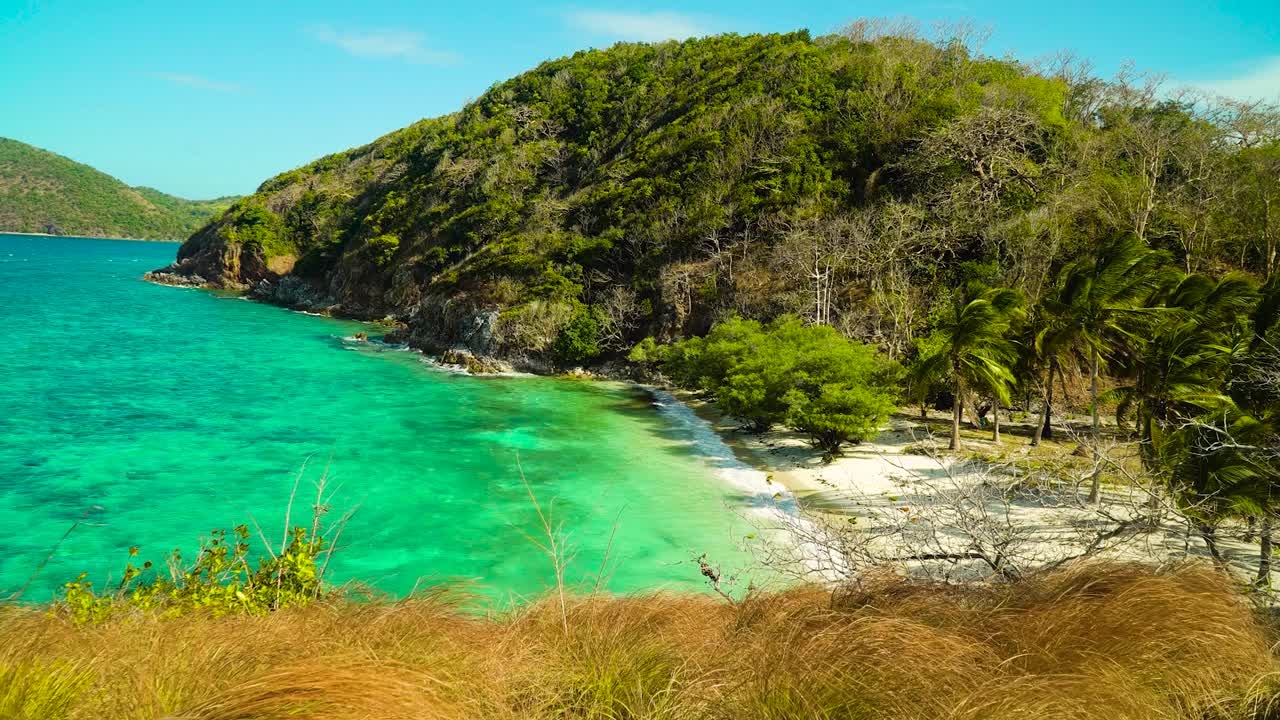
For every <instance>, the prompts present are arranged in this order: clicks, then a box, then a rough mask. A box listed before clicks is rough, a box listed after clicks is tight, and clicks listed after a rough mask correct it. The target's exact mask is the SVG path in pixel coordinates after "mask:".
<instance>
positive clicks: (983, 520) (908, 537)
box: [676, 392, 1280, 582]
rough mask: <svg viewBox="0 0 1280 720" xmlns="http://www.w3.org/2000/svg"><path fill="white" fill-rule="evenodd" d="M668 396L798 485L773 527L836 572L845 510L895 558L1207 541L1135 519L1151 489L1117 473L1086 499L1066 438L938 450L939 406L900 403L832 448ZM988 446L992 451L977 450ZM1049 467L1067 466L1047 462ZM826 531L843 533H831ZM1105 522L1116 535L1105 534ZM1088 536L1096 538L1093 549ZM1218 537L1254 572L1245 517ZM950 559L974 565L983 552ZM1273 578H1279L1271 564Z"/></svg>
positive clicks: (1071, 552) (1173, 523)
mask: <svg viewBox="0 0 1280 720" xmlns="http://www.w3.org/2000/svg"><path fill="white" fill-rule="evenodd" d="M676 397H677V398H678V399H680V400H681V401H682V402H684V403H685V404H686V405H688V406H689V407H690V408H691V409H692V410H693V412H694V413H695V414H697V415H698V416H699V417H700V418H702V419H703V420H705V421H706V422H707V423H708V424H710V425H711V427H712V428H714V430H715V431H716V432H717V433H718V434H719V435H720V436H721V438H722V439H723V440H724V442H725V444H726V445H728V446H729V447H730V448H731V449H732V450H733V452H734V454H735V455H736V456H737V458H738V459H739V460H740V461H742V462H743V463H746V464H748V465H750V466H751V467H753V468H755V469H757V470H758V471H761V472H763V473H765V474H766V478H767V482H768V483H770V484H771V485H773V484H776V485H777V486H778V487H779V489H780V490H783V489H785V490H783V491H784V492H787V493H789V494H791V495H793V496H794V497H795V500H796V502H795V503H794V506H795V507H796V508H797V511H796V513H795V514H794V516H793V517H792V518H789V519H787V520H785V521H784V522H782V523H780V524H779V525H775V526H774V527H775V529H781V530H783V531H784V532H785V533H786V534H789V535H790V536H791V538H792V540H794V541H795V542H796V545H797V546H799V547H801V548H803V551H802V552H801V553H800V554H798V555H797V556H796V557H795V558H794V559H796V560H798V561H800V562H802V563H804V564H807V565H809V566H810V567H811V568H814V569H817V570H818V571H819V572H821V573H823V574H827V575H831V574H836V573H838V572H839V571H840V567H839V566H840V565H841V564H842V563H845V562H847V560H846V559H843V558H836V557H833V555H838V554H840V553H839V552H833V548H832V547H831V545H833V544H842V545H847V543H848V542H849V540H848V537H849V535H850V533H849V524H850V518H860V522H862V523H863V524H862V525H860V526H859V527H860V528H862V531H865V532H866V533H868V534H870V535H875V536H877V540H876V543H878V552H879V554H881V555H888V556H894V557H897V558H901V557H903V556H904V555H905V554H909V553H912V552H914V553H917V554H918V553H919V550H920V548H919V547H918V546H920V545H927V546H928V547H927V550H928V551H929V552H930V553H933V554H942V553H946V552H954V553H956V554H961V553H965V552H971V551H972V547H973V546H982V545H986V544H990V545H992V546H999V547H1001V548H1002V549H1003V551H1004V552H1007V553H1009V555H1010V556H1011V562H1016V563H1017V564H1019V565H1020V566H1021V567H1023V568H1026V569H1032V568H1035V567H1039V566H1043V565H1046V564H1054V563H1057V562H1061V561H1065V560H1067V559H1069V558H1072V557H1074V556H1076V555H1080V554H1082V553H1084V554H1086V555H1087V556H1088V557H1098V558H1107V559H1113V560H1125V561H1134V562H1142V563H1148V564H1153V565H1170V564H1177V563H1182V562H1187V561H1193V562H1207V561H1208V560H1209V558H1210V553H1209V552H1208V549H1207V546H1206V545H1205V543H1204V541H1203V540H1202V539H1201V538H1200V537H1199V536H1198V535H1196V534H1195V533H1191V532H1189V531H1188V527H1187V525H1186V523H1185V522H1179V521H1177V520H1176V519H1175V518H1172V517H1165V518H1164V519H1163V520H1161V521H1160V522H1159V523H1158V527H1137V526H1136V525H1137V524H1138V521H1139V519H1140V518H1143V517H1146V516H1147V514H1148V513H1149V512H1150V510H1151V505H1150V503H1151V501H1150V499H1149V498H1150V495H1149V494H1148V493H1146V492H1141V491H1137V490H1134V489H1133V488H1128V487H1125V486H1124V485H1123V484H1121V483H1120V482H1118V480H1117V479H1116V478H1111V479H1112V480H1113V482H1111V483H1108V484H1106V485H1104V492H1103V495H1102V502H1101V503H1099V504H1097V505H1090V504H1088V503H1086V502H1084V494H1085V492H1087V486H1084V485H1083V484H1082V482H1081V481H1082V480H1083V479H1084V478H1086V477H1087V468H1085V466H1086V465H1087V462H1088V460H1087V458H1082V457H1079V456H1081V455H1084V453H1082V452H1080V448H1079V446H1077V444H1076V442H1075V439H1074V438H1073V439H1071V440H1070V441H1068V442H1063V443H1061V444H1059V443H1047V442H1046V443H1044V444H1043V445H1042V446H1041V447H1039V448H1030V447H1029V446H1028V445H1029V444H1028V441H1027V438H1026V437H1022V436H1018V435H1012V434H1006V435H1005V437H1004V438H1003V442H1002V443H1000V444H999V445H996V444H994V443H992V442H991V441H990V433H989V432H988V431H983V435H984V436H985V437H986V439H985V440H984V439H971V438H969V437H966V441H965V442H966V452H965V453H962V454H959V455H954V454H950V453H948V452H947V451H946V447H947V445H946V442H947V438H946V437H945V435H943V434H941V433H940V432H939V430H940V427H941V425H942V424H943V419H942V418H941V416H937V417H933V416H931V417H930V418H929V419H928V420H927V421H925V420H921V419H920V418H919V417H913V416H911V415H907V414H905V413H900V414H897V415H894V416H893V417H891V418H890V419H889V420H888V421H887V422H886V423H885V425H884V427H883V428H882V430H881V432H880V434H879V435H878V436H877V437H876V438H875V439H874V440H872V441H870V442H863V443H860V444H857V445H853V446H848V447H846V449H845V451H844V453H843V454H842V455H841V456H840V457H838V458H835V459H833V460H829V459H826V458H823V456H822V453H821V452H820V451H818V450H816V449H814V448H813V447H811V446H810V445H809V443H808V442H807V441H806V438H805V437H804V436H803V435H801V434H799V433H796V432H795V431H792V430H790V429H787V428H775V429H772V430H770V431H768V432H765V433H753V432H749V431H746V430H743V429H742V427H741V423H739V422H738V421H736V420H735V419H734V418H732V417H728V416H726V415H725V414H723V413H722V412H720V411H719V409H718V408H717V407H716V406H715V405H714V404H713V403H710V402H707V401H705V400H702V399H700V398H698V397H697V396H696V395H694V394H692V393H687V392H681V393H677V394H676ZM969 434H970V435H972V434H973V431H970V433H969ZM1073 453H1074V454H1073ZM992 455H996V456H999V457H1000V461H998V462H995V461H984V460H983V459H982V458H989V457H991V456H992ZM1052 457H1066V458H1068V459H1074V460H1076V464H1075V466H1074V472H1073V470H1072V469H1071V466H1067V469H1066V470H1065V473H1067V474H1068V477H1070V478H1071V480H1070V481H1069V482H1061V481H1059V482H1056V483H1050V482H1048V481H1046V480H1045V478H1047V477H1049V475H1050V473H1049V471H1046V470H1043V469H1038V468H1043V467H1044V466H1045V465H1046V464H1047V463H1046V461H1045V460H1044V459H1045V458H1052ZM975 458H976V459H975ZM1055 471H1056V472H1058V473H1063V472H1064V469H1063V468H1062V467H1055ZM992 488H1001V489H1002V490H1001V491H1000V492H995V491H992ZM1010 489H1012V491H1011V490H1010ZM1166 515H1167V513H1166ZM1128 523H1133V524H1134V525H1135V526H1134V527H1129V526H1128V525H1127V524H1128ZM947 524H953V525H954V526H955V527H950V528H944V529H943V530H942V531H941V532H936V531H931V534H929V535H927V536H926V535H921V534H920V533H921V532H922V531H921V530H920V528H923V527H925V526H932V527H934V528H935V529H936V528H938V527H941V526H944V525H947ZM832 532H834V533H835V534H836V535H839V536H841V538H843V539H839V540H832V539H831V534H832ZM1111 532H1114V533H1115V535H1114V537H1107V535H1108V534H1109V533H1111ZM1100 538H1101V539H1100ZM1094 543H1098V544H1100V545H1102V546H1103V547H1101V548H1100V549H1095V548H1093V547H1092V544H1094ZM1217 545H1218V549H1219V551H1220V553H1221V556H1222V558H1223V559H1224V561H1225V562H1226V563H1227V564H1228V565H1229V566H1230V567H1231V568H1232V572H1233V574H1235V575H1237V576H1238V577H1239V578H1241V579H1252V578H1253V575H1254V573H1256V570H1257V564H1258V554H1259V546H1258V542H1257V540H1256V539H1252V538H1248V532H1247V530H1246V528H1244V527H1243V526H1232V525H1228V526H1226V527H1223V528H1221V529H1220V531H1219V533H1218V536H1217ZM908 546H911V547H908ZM990 549H991V548H987V547H980V548H979V550H981V551H984V552H985V551H989V550H990ZM847 550H848V548H847V547H846V548H845V551H847ZM864 550H865V551H867V552H872V551H871V550H867V549H866V548H859V549H858V550H857V552H863V551H864ZM873 554H874V553H873ZM912 564H913V563H911V562H908V563H905V565H907V566H910V565H912ZM914 564H918V563H914ZM957 564H958V565H965V564H968V565H969V566H971V568H972V566H980V565H982V564H983V563H982V562H981V561H977V560H974V561H972V562H969V561H966V562H960V563H957ZM979 569H981V568H979ZM1276 580H1280V578H1275V577H1274V573H1273V582H1275V581H1276Z"/></svg>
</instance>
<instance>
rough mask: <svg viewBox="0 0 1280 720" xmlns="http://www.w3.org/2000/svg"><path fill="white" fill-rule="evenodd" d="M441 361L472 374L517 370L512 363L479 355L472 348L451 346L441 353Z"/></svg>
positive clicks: (492, 373)
mask: <svg viewBox="0 0 1280 720" xmlns="http://www.w3.org/2000/svg"><path fill="white" fill-rule="evenodd" d="M440 362H441V363H442V364H444V365H452V366H455V367H459V368H462V369H463V370H466V371H467V372H469V373H471V374H472V375H494V374H498V373H509V372H513V371H514V370H515V366H513V365H512V364H511V363H508V362H504V361H502V360H498V359H496V358H491V357H477V356H476V355H474V354H473V353H472V352H471V351H470V350H465V349H462V348H451V349H449V350H445V351H444V352H442V353H440Z"/></svg>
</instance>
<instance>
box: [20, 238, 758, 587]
mask: <svg viewBox="0 0 1280 720" xmlns="http://www.w3.org/2000/svg"><path fill="white" fill-rule="evenodd" d="M176 249H177V246H176V245H174V244H171V243H139V242H125V241H113V240H91V239H70V238H47V237H21V236H13V235H0V327H3V328H4V337H3V340H2V341H0V547H3V552H0V592H12V591H15V590H18V589H19V588H21V587H22V586H23V585H24V584H26V583H27V582H28V579H29V578H30V577H31V576H32V574H33V573H34V572H35V571H36V569H37V568H38V567H39V566H40V564H41V563H42V562H43V561H44V560H45V558H46V557H47V556H49V553H50V551H51V550H52V549H53V548H55V547H56V551H55V552H53V555H52V557H49V559H48V563H47V565H45V567H44V568H43V570H41V571H40V572H39V574H38V575H37V576H36V578H35V580H34V582H32V583H31V586H30V588H29V589H28V590H27V592H26V594H25V595H24V597H25V598H27V599H47V598H48V597H49V596H50V595H51V594H52V593H53V592H55V590H56V588H57V587H59V585H60V584H61V583H62V582H65V581H66V580H68V579H71V578H74V577H75V576H76V575H77V574H78V573H80V572H82V571H87V572H88V573H89V575H90V578H91V579H94V580H96V581H97V582H98V584H99V585H101V584H102V583H104V582H108V581H110V579H111V578H112V577H115V578H118V577H119V572H120V570H121V568H122V567H123V565H124V563H125V562H126V560H127V557H126V553H127V549H128V548H129V547H130V546H135V545H136V546H139V547H140V548H141V549H142V556H143V557H148V558H152V559H156V560H159V559H161V557H162V556H163V555H164V553H166V552H167V551H169V550H171V549H173V548H176V547H181V548H183V550H184V551H185V552H186V553H187V554H188V556H189V555H190V552H191V550H193V549H194V547H195V542H196V540H197V539H198V538H199V537H201V536H202V535H207V534H208V532H209V531H211V530H213V529H214V528H230V527H232V526H234V525H238V524H240V523H245V522H247V521H248V520H249V517H250V515H252V517H253V518H255V519H256V520H257V521H258V523H260V524H261V526H262V527H263V529H264V531H266V532H268V533H269V534H270V535H271V536H272V537H273V538H275V537H278V536H279V535H280V533H281V530H282V524H283V521H284V509H285V506H286V505H287V502H288V498H289V495H290V492H291V489H292V488H293V484H294V478H295V476H296V475H297V473H298V471H299V469H300V468H301V466H302V465H303V464H304V462H305V463H307V465H306V471H305V473H304V474H303V480H302V482H301V489H300V498H299V501H298V502H297V503H296V506H295V520H296V519H297V514H303V515H308V514H309V512H310V510H309V506H310V504H311V502H312V498H311V497H310V496H308V492H310V491H311V490H310V489H311V487H312V485H311V483H312V482H314V481H315V480H316V479H317V478H318V477H319V476H320V475H321V473H322V472H323V471H324V469H325V467H326V465H327V466H328V478H329V483H330V486H331V488H333V489H334V490H336V492H335V494H334V498H333V506H334V513H333V514H334V515H336V514H337V513H338V512H340V511H342V510H346V509H351V508H358V509H357V512H356V513H355V515H354V517H353V519H352V520H351V522H350V524H349V525H348V527H347V528H346V530H345V532H344V533H343V535H342V538H341V545H342V546H343V547H342V550H341V551H340V552H339V553H338V554H337V555H336V557H335V559H334V561H333V566H332V568H331V569H332V570H333V572H334V579H335V580H339V581H345V580H358V581H361V582H365V583H368V584H371V585H373V586H375V587H376V588H379V589H382V590H385V591H389V592H392V593H397V594H403V593H407V592H409V591H411V590H412V589H413V588H414V587H415V586H418V585H419V584H420V583H429V582H433V581H438V580H440V579H446V578H449V579H458V580H464V581H466V582H468V583H471V584H473V586H474V587H475V588H478V589H479V591H480V592H483V593H485V594H488V595H490V596H494V597H504V598H508V597H511V596H513V595H514V596H522V595H529V594H534V593H537V592H539V591H541V590H543V589H544V588H545V587H547V585H548V583H550V582H551V581H552V579H553V574H552V570H551V565H550V563H549V562H548V560H547V558H546V556H545V555H544V554H543V553H542V551H541V550H540V549H539V548H538V547H537V546H536V545H535V544H534V543H533V542H532V541H531V537H532V538H534V539H537V538H538V537H539V532H540V530H539V524H538V519H537V516H536V514H535V513H534V511H533V509H532V507H531V503H530V500H529V496H528V492H527V491H526V487H525V484H524V482H522V480H521V468H522V469H523V475H524V478H525V479H526V480H527V482H528V486H529V488H531V489H532V491H533V492H534V494H535V495H536V496H537V497H538V498H539V500H541V501H542V503H543V506H544V510H548V511H550V512H551V514H552V518H553V522H554V523H555V524H556V525H557V526H561V525H562V527H563V529H564V532H565V533H566V535H567V537H568V540H569V545H570V547H571V548H573V550H574V551H575V553H576V555H575V557H574V561H573V566H572V568H571V570H570V573H569V577H570V579H571V580H575V581H580V580H582V579H583V578H586V577H589V576H593V575H596V574H597V573H598V571H599V570H600V568H601V567H602V566H603V567H606V568H607V569H606V570H605V575H607V576H608V578H609V580H608V587H609V588H610V589H611V590H614V591H618V592H631V591H641V590H648V589H656V588H689V587H698V586H701V578H700V577H699V575H698V568H697V565H696V563H693V562H691V560H692V559H693V558H695V557H697V556H699V555H701V554H702V553H707V555H708V556H709V557H710V558H712V559H714V560H716V561H717V562H719V563H722V564H723V565H724V566H725V567H739V566H745V565H747V564H748V560H749V558H748V554H747V552H746V551H744V549H743V544H744V539H745V538H747V537H748V536H749V535H750V534H751V533H752V527H751V525H752V523H751V522H749V521H748V520H747V519H744V518H750V517H751V516H752V513H753V512H754V511H755V510H757V509H758V508H759V506H761V505H767V504H768V500H767V499H766V498H767V497H768V492H767V490H766V488H763V487H761V486H762V480H761V478H760V477H759V473H755V472H754V471H751V470H748V469H746V468H743V467H742V466H741V465H740V464H739V463H737V462H736V461H735V460H734V459H733V455H732V453H730V452H729V451H728V450H727V449H726V448H725V447H724V446H723V445H722V444H720V442H719V440H718V439H717V438H716V436H715V434H714V433H712V432H710V430H709V429H708V428H707V426H706V425H705V424H704V423H702V422H701V421H700V420H698V419H697V418H696V417H694V416H693V415H692V414H691V413H689V411H688V410H687V409H686V408H685V407H684V406H682V405H679V404H677V403H673V402H671V401H670V399H669V398H665V397H663V396H661V395H659V396H657V397H655V396H653V395H651V394H649V393H648V392H646V391H644V390H641V389H638V388H632V387H627V386H623V385H620V384H607V383H591V382H574V381H567V380H556V379H547V378H533V377H518V378H475V377H469V376H465V375H460V374H456V373H450V372H447V371H444V370H441V369H439V368H435V367H433V366H431V365H429V364H427V363H426V362H424V361H423V359H422V358H421V356H419V355H418V354H416V353H413V352H408V351H403V350H395V349H391V348H387V347H385V346H381V345H379V344H377V343H357V342H353V341H352V340H351V339H350V338H351V336H353V334H354V333H356V332H358V331H362V330H363V331H367V330H370V328H368V327H366V326H362V325H359V324H357V323H352V322H345V321H338V320H332V319H328V318H321V317H312V316H308V315H304V314H301V313H296V312H290V311H287V310H284V309H280V308H276V307H270V306H267V305H261V304H257V303H253V302H247V301H244V300H241V299H238V298H233V297H228V296H220V295H218V294H214V293H210V292H204V291H198V290H188V289H179V288H169V287H160V286H157V285H152V284H149V283H146V282H143V281H142V280H141V279H140V278H141V276H142V273H143V272H144V271H145V270H149V269H151V268H155V267H159V266H161V265H164V264H166V263H168V262H169V261H170V260H171V259H172V258H173V255H174V252H175V250H176ZM371 332H372V333H373V334H374V335H375V336H376V335H377V332H376V330H374V331H371ZM82 517H83V518H84V520H83V522H82V523H81V524H80V525H79V526H76V527H75V529H74V530H73V531H72V532H71V533H70V534H69V535H68V536H67V537H66V539H65V540H64V541H62V542H61V543H60V544H59V539H60V538H62V537H63V536H64V534H66V533H67V531H68V529H69V528H71V527H72V526H73V525H74V524H75V523H76V522H77V520H78V519H80V518H82ZM606 548H611V550H610V552H609V557H610V560H609V562H608V563H603V564H602V559H603V558H604V556H605V551H606Z"/></svg>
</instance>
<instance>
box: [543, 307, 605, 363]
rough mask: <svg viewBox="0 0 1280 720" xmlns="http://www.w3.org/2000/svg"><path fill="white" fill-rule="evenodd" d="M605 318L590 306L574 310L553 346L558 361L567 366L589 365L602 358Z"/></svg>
mask: <svg viewBox="0 0 1280 720" xmlns="http://www.w3.org/2000/svg"><path fill="white" fill-rule="evenodd" d="M603 326H604V318H603V316H602V315H601V313H600V310H599V309H597V308H594V307H591V306H590V305H579V306H578V307H576V308H574V311H573V315H572V316H571V317H570V318H569V322H568V323H567V324H566V325H565V326H564V327H563V328H561V329H560V334H559V335H558V336H557V337H556V340H555V342H554V343H553V344H552V346H551V350H552V352H554V353H555V355H556V359H557V360H559V361H560V362H562V363H566V364H582V363H588V362H591V361H592V360H594V359H596V358H597V357H599V356H600V353H601V351H602V350H603V348H602V347H601V334H602V328H603Z"/></svg>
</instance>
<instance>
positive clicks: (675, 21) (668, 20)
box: [565, 10, 709, 42]
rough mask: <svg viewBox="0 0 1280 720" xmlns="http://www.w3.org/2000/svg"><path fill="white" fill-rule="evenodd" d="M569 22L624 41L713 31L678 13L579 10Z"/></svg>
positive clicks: (668, 37)
mask: <svg viewBox="0 0 1280 720" xmlns="http://www.w3.org/2000/svg"><path fill="white" fill-rule="evenodd" d="M565 20H566V21H568V23H569V25H571V26H573V27H575V28H577V29H579V30H586V31H587V32H592V33H596V34H598V35H607V36H609V37H613V38H618V39H621V40H640V41H643V42H658V41H661V40H683V39H685V38H690V37H694V36H697V35H706V34H707V33H708V32H709V31H708V30H707V29H706V28H705V27H703V26H702V24H701V23H699V22H698V21H697V20H695V19H693V18H691V17H689V16H688V15H681V14H680V13H674V12H651V13H628V12H614V11H612V10H576V11H573V12H570V13H568V14H567V15H566V16H565Z"/></svg>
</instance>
